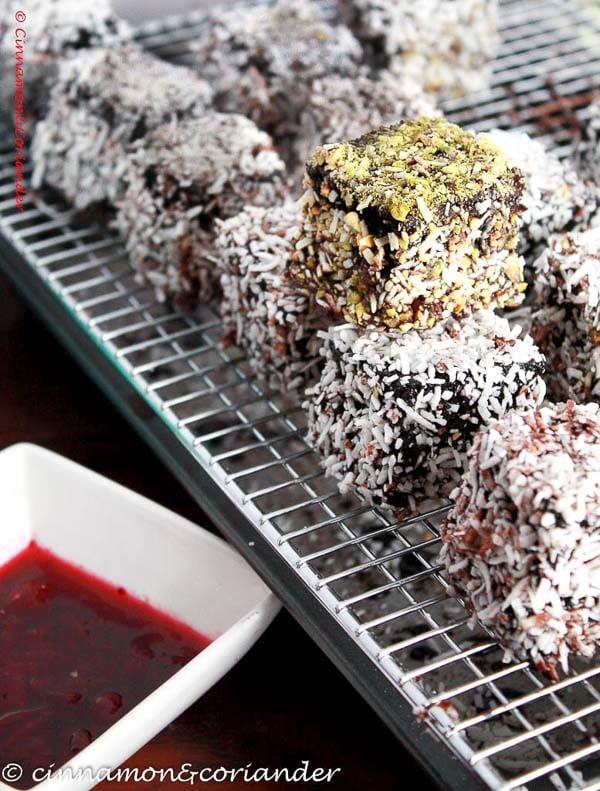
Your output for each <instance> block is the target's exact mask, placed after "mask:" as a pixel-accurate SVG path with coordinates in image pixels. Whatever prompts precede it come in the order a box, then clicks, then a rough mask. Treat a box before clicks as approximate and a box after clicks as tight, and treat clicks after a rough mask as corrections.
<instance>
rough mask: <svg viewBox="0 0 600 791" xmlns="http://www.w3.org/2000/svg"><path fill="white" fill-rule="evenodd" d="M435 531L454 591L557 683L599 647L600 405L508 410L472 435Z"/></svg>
mask: <svg viewBox="0 0 600 791" xmlns="http://www.w3.org/2000/svg"><path fill="white" fill-rule="evenodd" d="M452 499H453V500H454V507H453V509H452V510H451V512H450V514H449V516H448V519H447V521H446V522H445V523H444V524H443V525H442V529H441V533H442V540H443V550H442V553H441V561H442V562H443V563H444V564H445V566H446V569H447V572H448V576H449V577H450V580H451V582H452V583H453V586H454V590H455V592H456V593H457V594H458V595H459V596H461V597H462V598H463V599H464V600H465V604H466V605H467V607H468V608H469V609H470V610H471V611H472V612H473V613H474V614H475V615H477V617H478V618H479V620H480V621H481V622H482V623H483V624H484V626H486V627H487V628H488V629H489V630H490V631H491V632H492V634H493V635H494V637H495V638H496V639H497V640H498V641H499V642H500V643H501V644H502V645H503V646H504V647H505V649H506V657H505V658H506V659H507V660H511V659H515V658H516V659H530V660H531V661H532V662H533V663H534V664H535V665H536V666H537V668H538V669H539V670H540V671H541V672H543V673H546V674H548V675H549V676H551V677H552V678H553V679H554V680H556V679H557V677H558V672H557V671H558V668H562V670H563V671H567V670H568V667H569V660H570V659H571V658H572V657H574V656H577V655H579V656H585V657H588V658H589V657H592V656H593V655H594V654H595V653H596V650H597V648H598V644H599V643H600V621H599V619H598V612H599V606H600V414H599V411H598V404H585V405H576V404H574V403H573V402H572V401H569V402H567V403H566V404H552V405H549V406H547V407H543V408H542V409H540V410H538V411H533V410H526V411H513V412H509V413H508V414H507V415H505V416H504V417H503V418H502V419H501V420H498V421H495V422H493V423H492V425H491V426H489V428H487V429H485V430H483V431H481V432H480V433H479V434H477V435H476V437H475V441H474V442H473V445H472V447H471V449H470V451H469V466H468V470H467V472H466V474H465V476H464V478H463V480H462V482H461V484H460V486H459V487H458V488H457V489H456V490H455V491H454V492H453V493H452Z"/></svg>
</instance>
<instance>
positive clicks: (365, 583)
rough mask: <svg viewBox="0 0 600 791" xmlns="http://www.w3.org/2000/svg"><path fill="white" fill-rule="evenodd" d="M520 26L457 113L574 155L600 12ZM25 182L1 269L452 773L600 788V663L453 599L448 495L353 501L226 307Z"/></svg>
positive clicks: (352, 668)
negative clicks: (228, 326)
mask: <svg viewBox="0 0 600 791" xmlns="http://www.w3.org/2000/svg"><path fill="white" fill-rule="evenodd" d="M501 18H502V29H503V31H502V32H503V42H504V43H503V48H502V52H501V54H500V56H499V57H498V59H497V61H496V64H495V78H494V82H493V86H492V88H491V89H490V90H489V91H487V92H485V93H482V94H480V95H478V96H475V97H471V98H470V100H469V101H468V102H466V101H456V102H453V103H448V105H447V106H446V110H447V112H448V113H449V115H450V116H451V117H452V118H453V119H454V120H457V121H459V122H460V123H463V124H465V125H468V126H471V127H474V128H478V129H480V128H486V127H487V128H489V127H491V126H494V125H496V126H498V125H499V126H503V127H511V126H520V127H521V128H524V129H526V130H527V131H529V132H531V133H533V134H536V135H538V136H542V137H545V138H546V139H547V140H548V141H549V142H552V144H553V145H555V146H558V148H559V151H560V152H561V153H562V154H566V153H568V151H569V149H570V146H571V143H572V137H573V131H574V130H576V129H577V118H581V117H582V115H584V114H585V106H586V105H587V104H588V103H589V100H590V91H591V89H593V88H594V87H598V86H600V6H599V5H597V4H595V3H589V2H587V3H584V2H569V1H568V0H554V1H552V0H513V1H511V2H504V3H503V4H502V16H501ZM201 24H202V16H201V15H200V14H198V15H193V16H192V17H186V18H185V19H184V18H173V19H171V20H168V21H161V22H156V23H152V24H150V25H146V26H145V27H144V28H143V30H141V31H140V34H139V38H140V40H141V41H142V42H143V43H144V44H145V46H148V47H149V48H151V49H153V50H154V51H156V52H158V53H159V54H160V55H161V56H164V57H169V58H174V59H178V60H185V59H186V57H187V56H186V52H185V42H186V40H189V39H190V38H192V37H193V36H194V33H195V32H196V31H197V26H199V25H201ZM13 189H14V183H13V169H12V154H11V153H10V152H8V153H5V154H3V155H2V157H1V158H0V231H1V236H0V243H1V249H0V253H1V254H2V256H1V258H2V260H1V261H0V265H2V266H3V267H4V268H5V269H6V270H7V271H8V273H9V274H10V275H11V276H12V277H13V278H14V280H15V282H16V283H17V284H18V285H19V286H20V287H21V288H22V290H23V291H24V293H26V295H27V296H29V298H30V299H31V300H32V302H33V303H34V305H35V307H37V309H38V310H39V311H40V312H41V314H42V315H43V316H44V317H45V318H46V320H47V321H48V322H49V323H50V324H51V325H53V327H54V329H55V330H56V331H57V332H58V333H59V335H61V336H62V338H63V340H65V342H66V343H67V344H68V345H70V347H71V348H72V350H73V351H74V352H75V353H76V354H77V355H78V356H79V358H80V359H81V360H82V361H83V362H84V363H85V364H86V365H87V367H88V369H89V370H90V372H91V373H92V375H94V376H96V378H97V379H98V380H99V381H100V382H101V384H102V385H103V387H104V388H105V389H106V390H107V392H108V393H109V395H111V397H113V398H114V399H115V400H116V401H117V402H118V404H119V405H120V406H121V408H122V409H123V410H124V411H125V413H126V414H127V416H128V417H129V419H130V420H131V421H132V422H133V423H134V424H136V425H137V426H138V428H140V430H141V431H142V433H144V434H145V435H146V437H147V438H148V440H149V441H150V442H151V443H152V445H153V447H154V448H155V449H156V450H157V451H158V452H159V454H161V455H162V457H163V458H164V459H165V461H167V462H168V463H169V464H170V465H171V467H172V468H173V469H174V470H175V471H176V473H178V474H179V476H180V478H181V479H182V480H183V481H184V483H185V484H186V485H187V486H188V488H189V489H190V490H191V491H192V493H193V494H194V495H195V496H196V497H197V499H198V500H199V501H200V502H201V503H202V505H203V506H204V507H205V508H206V509H207V510H208V511H209V513H210V515H211V516H212V517H213V518H214V519H215V521H216V522H217V524H219V525H220V526H221V527H223V528H224V529H225V530H226V532H228V534H229V535H230V536H231V537H232V538H233V539H234V540H235V541H236V543H237V545H238V546H239V547H240V548H241V549H242V551H243V552H244V554H245V555H246V556H247V557H248V558H249V560H250V561H251V562H252V563H253V564H254V565H255V566H257V568H258V569H259V571H260V572H261V573H262V574H263V575H264V576H265V577H266V578H267V579H268V581H269V583H270V584H271V585H272V586H273V587H274V589H275V590H276V591H277V592H278V593H279V594H280V595H281V596H282V598H283V600H284V603H286V604H288V606H290V608H291V609H292V611H294V613H295V614H296V616H297V617H299V618H300V619H301V620H303V621H304V622H305V624H306V625H307V627H308V628H309V631H311V633H312V634H314V636H315V637H316V638H317V639H318V640H319V641H320V643H321V644H322V645H323V646H324V647H325V648H326V650H328V651H329V653H330V654H331V655H332V656H334V659H335V660H336V661H337V662H338V664H339V665H340V666H341V667H342V669H344V670H345V672H346V673H347V674H348V675H349V676H350V677H351V678H352V680H353V681H354V683H355V684H356V685H357V686H358V687H359V688H360V689H361V691H362V692H363V693H364V694H365V695H366V696H367V697H368V698H369V699H370V702H371V703H372V704H373V705H374V706H375V707H376V708H377V709H378V710H379V711H380V713H381V714H382V715H383V716H384V718H385V719H386V721H387V722H388V723H389V724H390V725H391V727H392V728H394V730H395V731H396V733H398V735H399V736H400V737H401V738H402V739H403V740H404V742H405V743H406V744H407V745H408V746H409V747H410V748H411V749H412V750H413V751H414V752H415V753H416V754H417V755H418V757H420V759H421V760H422V761H424V762H425V764H426V766H427V768H428V769H429V770H430V771H432V772H433V773H434V774H435V775H436V777H437V779H438V781H440V782H441V783H443V784H445V785H447V786H449V787H457V786H458V785H459V784H462V783H464V782H467V783H469V784H470V785H469V786H468V787H474V786H475V785H477V784H478V783H477V778H478V779H479V780H480V781H481V782H482V783H483V784H485V785H487V786H488V787H491V788H502V789H513V788H520V787H523V786H526V787H528V788H531V789H537V788H557V789H568V788H587V789H599V788H600V740H599V739H598V735H600V685H599V684H598V682H599V680H600V679H599V676H600V667H596V666H592V665H589V664H587V665H584V664H581V665H578V664H577V663H575V665H574V667H573V668H572V670H571V673H570V674H569V675H568V676H567V677H565V678H564V679H563V680H561V681H560V682H559V683H557V684H554V685H550V684H549V683H548V682H547V680H546V679H544V678H543V677H541V676H540V675H539V674H537V673H536V672H535V671H534V670H533V669H532V668H531V667H529V665H528V663H526V662H519V663H517V662H513V663H511V664H503V662H502V650H501V649H500V648H499V647H498V646H497V645H496V643H495V642H494V641H493V640H492V639H491V638H490V636H489V635H488V634H487V633H486V632H485V631H484V630H483V629H481V628H475V629H474V630H472V629H471V628H469V625H468V623H467V617H466V614H465V612H464V610H463V608H462V605H461V604H460V602H458V601H456V600H454V599H451V598H449V597H448V596H447V594H446V587H447V585H446V581H445V579H444V577H443V574H442V573H441V567H440V566H439V564H438V563H437V560H436V556H437V552H438V549H439V534H438V524H439V520H440V519H441V517H442V516H443V513H444V510H445V509H444V508H443V507H441V508H439V509H437V510H435V511H431V512H429V513H427V514H425V515H423V516H421V517H418V518H413V519H408V520H404V521H394V518H393V517H392V516H391V515H390V514H389V513H387V512H385V511H381V510H379V509H371V508H367V507H365V506H364V505H363V504H361V503H360V502H359V501H358V500H357V499H354V498H353V497H351V496H341V495H340V494H339V493H338V491H337V488H336V486H335V483H334V482H333V481H332V480H330V479H327V478H325V477H324V475H323V473H322V471H321V469H320V467H319V463H318V459H317V457H316V456H315V454H314V453H313V451H312V450H311V449H310V447H308V445H307V444H306V443H305V441H304V439H303V435H304V415H303V411H302V409H301V407H300V405H299V403H297V402H294V401H289V400H287V399H286V398H284V397H283V396H281V395H280V394H278V393H274V392H265V391H264V390H263V389H262V387H261V383H260V382H258V381H256V380H255V379H254V378H253V377H252V375H251V372H250V370H249V368H248V366H247V363H246V361H245V360H244V358H243V355H242V354H241V353H240V352H239V351H237V350H235V349H227V350H225V349H224V348H222V346H221V344H220V341H221V333H220V322H219V318H218V313H217V312H216V310H215V309H214V308H213V307H203V308H201V309H199V310H198V311H197V313H195V314H194V315H190V314H186V313H183V312H180V311H178V310H173V309H171V308H169V307H167V306H165V305H162V304H159V303H157V302H156V301H155V298H154V295H153V294H152V293H151V292H150V291H148V290H147V289H146V288H145V287H144V286H142V285H140V284H139V283H138V282H137V281H136V279H135V277H134V274H133V271H132V270H131V268H130V266H129V263H128V261H127V259H126V257H125V255H124V252H123V249H122V247H121V245H120V244H119V242H118V240H116V239H115V238H114V237H113V236H111V235H110V233H109V232H107V230H106V228H105V227H104V225H103V224H102V223H100V222H97V221H96V220H93V219H91V218H90V217H81V216H78V215H76V214H75V213H73V212H72V211H70V210H69V209H68V208H67V207H65V205H64V204H63V203H62V202H61V200H60V199H59V198H57V197H55V196H52V195H44V196H43V197H39V198H38V199H37V200H36V201H34V200H33V199H32V198H31V197H29V198H28V199H27V200H26V203H25V208H26V210H25V211H24V212H22V213H19V212H17V211H16V210H15V208H14V199H13V195H12V192H13ZM432 737H433V738H432ZM456 757H458V758H459V760H458V761H456V760H455V758H456Z"/></svg>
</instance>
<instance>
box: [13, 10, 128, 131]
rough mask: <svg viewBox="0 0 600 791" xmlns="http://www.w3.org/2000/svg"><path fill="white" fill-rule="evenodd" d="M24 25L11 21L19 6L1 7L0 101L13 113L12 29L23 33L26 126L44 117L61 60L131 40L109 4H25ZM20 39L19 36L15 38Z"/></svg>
mask: <svg viewBox="0 0 600 791" xmlns="http://www.w3.org/2000/svg"><path fill="white" fill-rule="evenodd" d="M25 5H26V8H25V10H26V12H27V20H26V22H25V23H23V24H19V23H18V22H16V21H15V12H16V11H18V10H20V9H21V8H22V7H23V3H21V2H17V1H16V0H14V1H13V0H10V2H5V3H3V4H2V6H3V7H2V9H1V11H2V16H3V20H2V22H0V26H1V27H0V35H1V39H0V97H1V99H2V107H3V108H6V109H7V110H8V108H12V107H13V104H14V98H13V97H14V93H15V30H16V28H18V27H22V28H23V29H24V30H25V38H24V39H23V42H22V43H23V50H24V52H23V62H24V69H23V72H24V74H23V80H24V85H25V89H24V93H25V113H26V116H27V118H28V120H29V121H31V120H38V119H40V118H43V117H44V115H45V113H46V110H47V107H48V97H49V94H50V91H51V89H52V87H53V85H54V83H55V82H56V78H57V73H58V66H59V63H60V61H61V60H62V59H63V58H65V57H69V56H71V55H76V54H77V53H78V52H80V51H81V50H86V49H90V48H92V47H113V46H119V45H122V44H124V43H126V42H127V41H129V40H130V39H131V31H130V29H129V26H128V25H127V23H126V22H125V21H124V20H122V19H119V18H118V17H117V16H116V14H115V12H114V10H113V8H112V4H111V2H110V0H97V1H95V2H93V3H85V2H81V0H27V3H26V4H25ZM19 38H21V35H20V36H19Z"/></svg>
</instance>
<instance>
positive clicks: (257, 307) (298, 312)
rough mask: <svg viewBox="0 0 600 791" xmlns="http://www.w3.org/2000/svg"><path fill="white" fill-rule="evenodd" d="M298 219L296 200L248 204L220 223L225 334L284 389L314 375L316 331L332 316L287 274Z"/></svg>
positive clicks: (300, 384)
mask: <svg viewBox="0 0 600 791" xmlns="http://www.w3.org/2000/svg"><path fill="white" fill-rule="evenodd" d="M299 223H300V215H299V211H298V208H297V206H296V205H295V204H294V203H292V202H289V203H288V202H286V203H284V204H282V205H281V206H277V207H274V208H270V209H265V208H257V207H249V208H247V209H244V211H242V212H240V213H239V214H237V215H236V216H235V217H232V218H231V219H229V220H226V221H224V222H220V223H218V230H219V233H218V236H217V245H216V246H217V254H218V262H219V268H220V269H221V271H222V274H221V288H222V291H223V299H222V302H221V316H222V319H223V326H224V329H225V333H226V340H227V341H228V342H232V343H235V344H236V345H237V346H239V347H240V348H241V349H243V350H244V352H245V353H246V355H247V357H248V361H249V363H250V365H251V367H252V370H253V371H254V373H255V374H256V375H257V376H258V377H260V378H261V379H263V380H265V381H266V382H267V383H268V385H269V386H270V387H273V388H279V389H282V390H295V389H297V388H299V387H304V386H306V384H307V382H309V381H310V380H311V379H314V377H315V375H316V373H317V367H318V363H319V361H320V355H319V350H320V347H321V339H320V338H319V337H318V335H317V331H318V330H319V329H322V328H324V327H326V326H327V324H328V317H327V315H326V313H325V312H324V311H323V309H322V308H319V306H318V305H317V304H316V303H315V300H314V297H313V296H312V295H311V294H310V292H309V291H307V289H303V288H298V287H297V286H295V285H294V284H293V283H292V282H291V281H290V279H289V276H288V265H289V260H290V256H291V253H292V250H293V245H292V239H293V237H294V234H295V233H296V231H297V228H298V225H299Z"/></svg>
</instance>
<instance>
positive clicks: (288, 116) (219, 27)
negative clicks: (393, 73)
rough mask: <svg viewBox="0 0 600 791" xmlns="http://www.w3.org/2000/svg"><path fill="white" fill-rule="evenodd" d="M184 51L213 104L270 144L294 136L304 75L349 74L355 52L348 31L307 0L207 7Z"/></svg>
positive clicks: (306, 83) (304, 93) (309, 77)
mask: <svg viewBox="0 0 600 791" xmlns="http://www.w3.org/2000/svg"><path fill="white" fill-rule="evenodd" d="M190 49H191V50H192V52H191V57H190V60H189V62H190V64H191V65H192V67H193V68H194V69H195V70H196V71H197V72H198V74H200V76H201V77H203V78H204V79H206V80H208V82H210V84H211V85H212V86H213V88H214V90H215V101H216V106H217V108H218V109H219V110H222V111H224V112H237V113H241V114H242V115H246V116H248V117H249V118H251V119H252V120H253V121H255V122H256V123H257V124H258V126H259V127H260V128H262V129H265V130H267V131H268V132H269V133H270V134H271V135H272V136H273V137H274V139H275V141H276V143H279V142H280V141H281V140H284V139H286V137H287V136H289V135H295V134H296V128H297V124H298V114H299V112H300V110H301V109H302V107H303V106H304V103H305V101H306V98H307V95H308V92H309V86H310V83H311V82H312V80H314V79H317V78H322V77H325V76H336V77H353V76H354V74H355V73H356V70H357V68H358V64H359V62H360V59H361V56H362V51H361V47H360V44H359V43H358V41H357V40H356V39H355V38H354V36H353V35H352V33H351V32H350V31H349V30H348V29H347V28H346V27H345V26H344V25H336V24H331V22H330V21H328V19H327V16H326V14H325V12H324V11H323V10H322V9H321V7H320V5H319V4H318V3H316V2H313V0H277V2H275V3H273V4H272V5H266V4H265V5H263V6H258V7H257V6H256V5H252V6H248V7H237V8H223V9H216V10H211V11H210V13H209V14H208V17H207V20H206V24H205V26H204V28H203V31H201V32H200V34H199V36H198V37H197V38H196V39H195V40H194V41H193V42H192V43H191V44H190Z"/></svg>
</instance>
